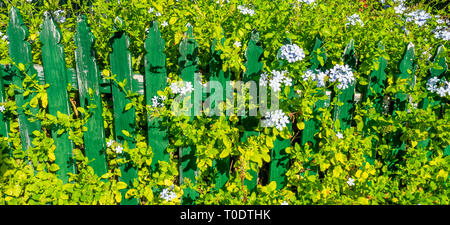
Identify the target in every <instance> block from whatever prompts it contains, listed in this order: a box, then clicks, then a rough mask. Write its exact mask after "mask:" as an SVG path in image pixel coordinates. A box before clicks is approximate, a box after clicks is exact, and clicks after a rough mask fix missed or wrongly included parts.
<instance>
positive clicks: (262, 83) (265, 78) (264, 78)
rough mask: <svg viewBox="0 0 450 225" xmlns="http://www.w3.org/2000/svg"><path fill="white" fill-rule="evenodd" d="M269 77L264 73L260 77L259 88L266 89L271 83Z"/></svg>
mask: <svg viewBox="0 0 450 225" xmlns="http://www.w3.org/2000/svg"><path fill="white" fill-rule="evenodd" d="M268 76H269V75H267V73H265V72H264V73H262V74H261V76H260V77H259V86H261V87H266V86H267V83H268V82H269V78H268Z"/></svg>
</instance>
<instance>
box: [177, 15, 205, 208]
mask: <svg viewBox="0 0 450 225" xmlns="http://www.w3.org/2000/svg"><path fill="white" fill-rule="evenodd" d="M187 28H188V30H187V32H186V34H185V38H184V39H183V40H182V41H181V43H180V48H179V51H180V54H181V55H180V57H179V59H178V64H179V66H180V74H181V79H183V81H185V82H191V83H192V85H195V82H199V81H198V80H196V77H195V73H196V72H197V71H198V57H197V54H198V44H197V42H196V41H195V39H194V34H193V28H192V26H191V25H190V24H188V25H187ZM195 94H200V95H201V94H202V93H198V92H197V93H196V91H193V92H192V93H191V95H190V96H187V98H189V97H190V98H191V102H193V104H192V107H191V108H190V111H189V112H190V113H189V115H190V120H191V121H192V120H193V119H194V116H193V115H195V114H197V113H198V111H197V110H199V105H198V102H196V101H195V100H196V97H195ZM200 98H201V97H200ZM197 115H198V114H197ZM196 161H197V157H196V156H195V146H192V145H191V146H187V147H183V148H182V149H180V184H184V182H185V178H187V179H189V180H190V182H191V183H192V184H195V175H196V173H197V164H196ZM197 197H198V193H197V191H195V190H194V189H192V188H186V189H184V190H183V197H182V199H181V203H182V204H186V205H191V204H193V203H194V201H195V199H196V198H197Z"/></svg>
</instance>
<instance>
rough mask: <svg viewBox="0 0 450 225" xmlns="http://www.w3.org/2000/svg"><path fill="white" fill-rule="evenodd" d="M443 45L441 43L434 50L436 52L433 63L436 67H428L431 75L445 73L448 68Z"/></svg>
mask: <svg viewBox="0 0 450 225" xmlns="http://www.w3.org/2000/svg"><path fill="white" fill-rule="evenodd" d="M445 53H446V52H445V49H444V46H443V45H442V44H441V45H439V47H438V48H437V50H436V54H435V56H434V59H433V64H435V65H436V66H437V67H432V68H431V69H430V74H431V77H439V76H440V75H441V74H443V73H445V72H446V71H447V70H448V65H447V63H446V62H445V61H446V57H445V56H446V54H445Z"/></svg>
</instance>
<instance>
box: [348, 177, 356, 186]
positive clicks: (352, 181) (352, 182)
mask: <svg viewBox="0 0 450 225" xmlns="http://www.w3.org/2000/svg"><path fill="white" fill-rule="evenodd" d="M347 184H348V186H354V185H355V179H353V178H351V177H349V178H348V180H347Z"/></svg>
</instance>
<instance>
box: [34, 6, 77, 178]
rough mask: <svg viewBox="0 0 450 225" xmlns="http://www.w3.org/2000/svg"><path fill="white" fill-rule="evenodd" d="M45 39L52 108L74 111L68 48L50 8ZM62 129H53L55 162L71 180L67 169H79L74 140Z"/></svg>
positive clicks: (44, 58)
mask: <svg viewBox="0 0 450 225" xmlns="http://www.w3.org/2000/svg"><path fill="white" fill-rule="evenodd" d="M39 38H40V40H41V43H42V48H41V49H42V64H43V67H44V76H45V82H46V83H47V84H49V85H50V86H49V87H48V88H47V98H48V110H49V113H50V114H51V115H53V116H58V114H59V113H62V114H65V115H70V106H69V96H68V93H67V85H68V83H69V80H68V78H67V69H66V65H65V58H64V48H63V46H62V45H61V44H60V41H61V32H60V30H59V28H58V27H57V26H56V24H55V22H54V21H53V18H52V16H51V14H50V13H49V12H45V13H44V22H43V24H42V30H41V32H40V36H39ZM57 131H58V129H57V128H56V127H55V128H53V129H52V138H53V140H54V141H55V146H56V149H55V158H56V159H55V162H56V164H58V165H59V167H60V169H59V170H58V171H57V174H58V175H59V176H60V178H61V179H62V180H63V181H64V182H67V181H68V178H69V176H68V174H67V173H75V172H76V169H75V165H74V163H73V159H72V148H73V146H72V142H71V141H70V140H69V134H68V131H65V132H63V133H62V134H58V133H57Z"/></svg>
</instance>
